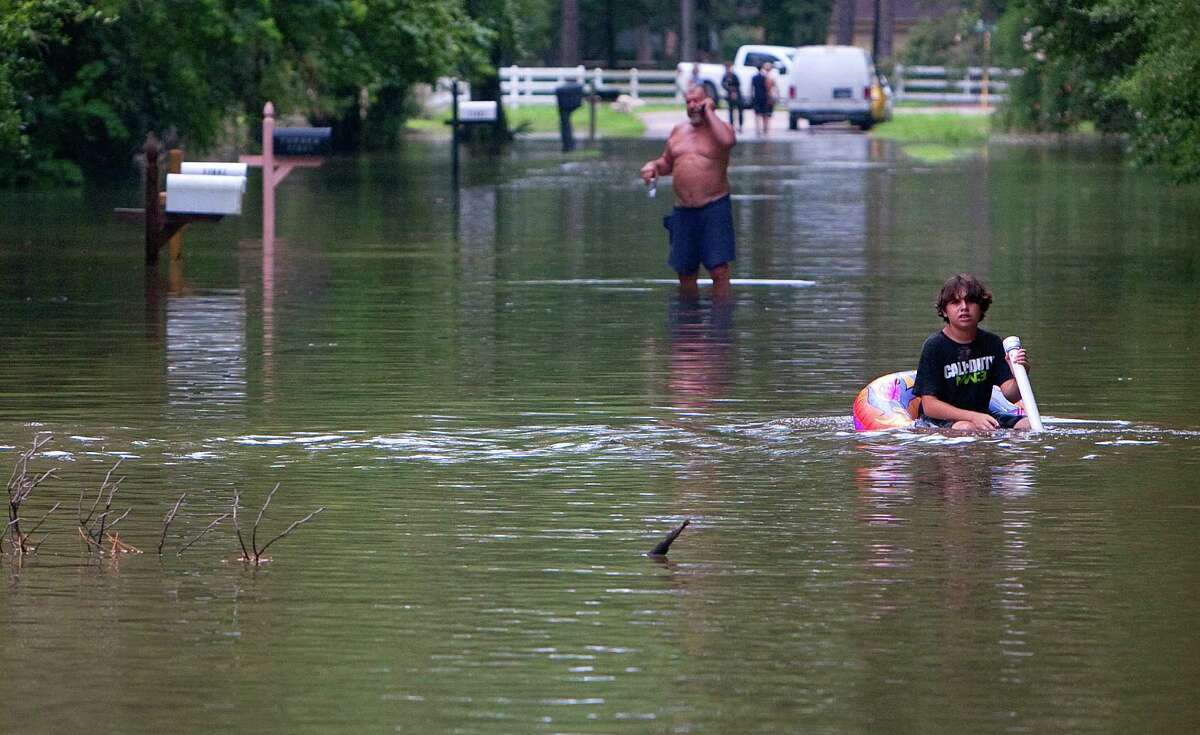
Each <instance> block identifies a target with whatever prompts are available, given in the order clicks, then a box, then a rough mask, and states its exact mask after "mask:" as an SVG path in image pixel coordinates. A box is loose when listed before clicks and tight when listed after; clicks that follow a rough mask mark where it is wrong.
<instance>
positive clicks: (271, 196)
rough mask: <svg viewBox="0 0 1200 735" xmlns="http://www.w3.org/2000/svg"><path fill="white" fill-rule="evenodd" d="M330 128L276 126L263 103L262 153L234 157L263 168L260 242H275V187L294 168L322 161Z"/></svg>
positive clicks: (270, 108) (269, 107) (272, 109)
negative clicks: (261, 237)
mask: <svg viewBox="0 0 1200 735" xmlns="http://www.w3.org/2000/svg"><path fill="white" fill-rule="evenodd" d="M332 133H333V130H332V129H331V128H276V127H275V105H272V104H271V103H270V102H268V103H266V104H265V105H263V122H262V155H261V156H239V157H238V160H239V161H241V162H242V163H244V164H247V165H250V166H260V167H261V168H262V171H263V207H262V218H263V246H264V248H266V247H269V244H273V243H274V242H275V187H276V186H278V185H279V183H280V182H282V181H283V179H284V178H285V177H286V176H287V175H288V174H289V173H291V172H292V169H294V168H316V167H317V166H321V165H323V164H324V163H325V159H324V158H323V156H324V155H325V154H326V153H327V152H328V151H329V144H330V142H331V140H332V138H333V135H332Z"/></svg>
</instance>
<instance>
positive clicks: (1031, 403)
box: [1004, 336, 1045, 431]
mask: <svg viewBox="0 0 1200 735" xmlns="http://www.w3.org/2000/svg"><path fill="white" fill-rule="evenodd" d="M1020 348H1021V338H1020V337H1015V336H1014V337H1005V338H1004V355H1005V357H1008V356H1009V353H1011V352H1012V351H1013V350H1017V349H1020ZM1008 366H1009V367H1010V368H1011V369H1012V374H1013V377H1014V378H1016V379H1017V389H1018V390H1020V391H1021V403H1022V404H1023V405H1024V406H1025V417H1026V418H1028V419H1029V428H1030V429H1031V430H1033V431H1045V427H1043V426H1042V415H1041V414H1040V413H1039V412H1038V407H1037V400H1036V399H1035V398H1034V397H1033V386H1031V385H1030V384H1029V373H1027V372H1025V366H1024V365H1016V364H1014V363H1013V361H1012V360H1011V359H1010V360H1009V361H1008Z"/></svg>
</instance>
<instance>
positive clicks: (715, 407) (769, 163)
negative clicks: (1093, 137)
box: [0, 135, 1200, 733]
mask: <svg viewBox="0 0 1200 735" xmlns="http://www.w3.org/2000/svg"><path fill="white" fill-rule="evenodd" d="M660 149H661V141H607V142H604V143H603V144H602V146H601V147H600V148H599V149H598V150H597V152H589V151H583V152H579V153H577V154H575V155H572V156H570V157H566V158H564V157H563V156H562V155H561V154H560V153H559V152H558V151H557V146H556V145H555V144H554V143H553V142H528V143H522V144H518V145H516V146H514V148H513V149H512V150H511V151H510V152H509V153H507V154H505V155H504V156H503V157H501V158H499V159H490V158H487V157H486V156H484V155H482V154H467V155H465V156H464V168H463V172H462V177H461V181H460V183H461V187H460V188H459V189H457V190H455V189H453V188H452V187H451V184H450V175H449V170H448V169H449V151H448V148H447V147H446V146H444V145H439V144H436V143H433V144H426V143H412V144H409V145H407V146H406V147H405V148H404V149H403V150H401V151H400V152H398V153H394V154H389V155H386V156H373V157H362V158H355V159H334V160H331V161H329V162H328V163H327V164H326V165H325V166H324V167H323V168H320V169H313V170H305V171H297V172H295V173H293V174H292V175H291V176H290V177H289V178H288V180H287V181H286V183H284V184H283V185H282V186H281V187H280V188H279V190H278V197H277V207H278V209H279V221H278V224H277V231H278V233H279V239H278V240H277V241H276V242H275V243H274V245H273V247H270V248H264V246H263V242H262V240H261V235H260V234H259V226H260V218H259V209H258V204H257V201H256V199H257V195H258V192H259V191H260V189H259V187H258V179H257V178H255V177H252V178H251V181H250V187H249V193H248V194H247V199H246V203H245V210H244V214H243V215H242V216H241V217H240V218H230V219H227V220H225V221H223V222H221V223H218V224H213V225H197V226H193V227H191V228H190V229H189V231H188V232H187V234H186V235H185V248H184V251H185V256H186V257H185V261H184V263H183V264H182V267H181V268H177V269H174V270H172V269H171V268H169V267H168V266H167V263H166V260H165V256H164V259H163V266H162V268H161V272H160V273H158V274H155V275H153V276H151V277H146V276H145V275H144V271H143V268H142V264H141V260H142V245H141V241H140V232H139V231H138V230H137V228H136V227H131V226H129V225H125V224H121V223H118V222H115V221H113V220H112V219H111V217H110V215H109V212H110V210H111V208H112V207H116V206H132V203H133V202H136V201H138V200H139V196H140V195H139V190H138V188H137V183H136V181H128V182H117V183H115V184H113V185H111V186H105V187H95V188H90V189H87V190H84V191H70V192H49V193H48V192H40V193H39V192H31V193H12V192H9V193H3V194H0V201H2V202H3V205H4V211H5V212H6V215H5V216H4V217H3V220H2V221H0V272H2V273H3V280H2V282H0V336H2V337H3V344H4V349H3V350H2V351H0V376H3V377H2V382H0V450H2V451H0V460H3V462H4V464H5V466H6V467H11V466H12V463H13V462H14V461H15V459H16V457H17V455H18V454H19V452H20V450H21V449H23V448H25V447H28V446H29V445H30V443H31V442H32V440H33V438H34V436H35V435H37V434H38V433H39V432H48V433H51V434H52V435H53V440H52V442H51V443H50V444H48V445H47V446H46V448H45V451H43V452H42V453H41V454H40V455H39V456H37V457H36V458H35V460H34V467H35V469H36V470H38V471H45V470H47V469H50V468H52V467H53V468H57V472H56V477H54V478H52V479H50V480H49V481H48V482H47V483H46V484H45V485H43V486H42V487H40V488H39V489H38V491H37V493H36V494H35V495H34V496H33V498H32V499H31V500H30V502H29V504H28V513H29V516H30V517H34V518H37V517H40V516H41V514H42V513H44V512H45V511H46V510H47V509H48V508H49V506H50V505H51V504H52V503H53V502H55V501H61V502H62V507H61V508H60V510H59V511H57V512H56V513H55V514H54V515H52V516H50V518H49V519H48V520H47V522H46V525H45V526H44V527H43V529H42V530H48V532H49V535H48V537H47V538H46V539H45V541H44V543H43V545H42V547H41V549H40V550H39V552H38V553H37V554H36V555H34V556H31V557H26V558H25V559H23V560H18V559H16V558H15V557H14V555H13V554H11V553H6V555H5V556H4V557H3V575H4V584H3V586H2V587H0V630H2V632H3V639H4V641H5V645H4V646H3V647H0V651H2V652H0V667H2V668H3V670H4V671H5V672H6V673H5V675H4V676H3V677H2V678H0V700H2V701H3V702H4V705H3V707H0V713H2V714H0V730H3V731H6V732H7V731H16V730H18V729H21V730H29V731H35V732H60V731H65V730H75V729H79V728H89V729H94V730H98V731H102V732H112V731H121V732H160V731H164V730H169V731H173V732H211V731H221V730H225V731H232V730H237V731H245V730H252V729H264V730H268V731H289V732H314V733H315V732H329V731H370V732H377V731H398V732H421V733H427V732H457V733H502V732H503V733H507V732H546V733H551V732H614V731H633V732H697V733H718V732H806V733H857V732H862V733H866V732H908V731H912V732H946V733H961V732H997V733H1000V732H1130V731H1141V732H1146V731H1153V732H1180V733H1183V732H1189V733H1190V732H1193V731H1194V730H1195V727H1196V725H1197V723H1198V722H1200V708H1198V707H1197V705H1196V704H1195V702H1194V698H1193V697H1192V696H1191V695H1192V693H1193V691H1194V689H1195V682H1196V681H1197V679H1198V677H1200V663H1198V662H1200V655H1197V654H1198V651H1197V650H1196V649H1197V644H1196V641H1197V640H1198V638H1197V636H1196V635H1195V634H1194V632H1193V631H1192V626H1193V624H1194V621H1195V620H1196V619H1197V617H1198V616H1200V602H1198V601H1197V597H1196V595H1195V594H1194V590H1195V587H1196V584H1197V582H1198V581H1200V553H1198V552H1197V551H1196V549H1195V528H1196V526H1197V522H1198V521H1200V486H1198V484H1197V481H1196V479H1195V478H1196V477H1197V475H1198V469H1200V451H1198V450H1200V407H1198V406H1197V403H1196V402H1195V401H1193V400H1190V398H1191V396H1192V395H1193V394H1194V392H1195V385H1194V382H1195V381H1194V373H1195V367H1196V365H1197V364H1200V361H1198V360H1197V347H1196V345H1197V342H1198V339H1200V334H1198V333H1197V331H1198V329H1197V326H1196V315H1197V314H1198V313H1200V295H1198V294H1200V288H1198V286H1200V250H1197V248H1196V245H1195V241H1194V237H1193V233H1195V232H1196V231H1197V228H1198V226H1200V207H1197V206H1196V205H1197V199H1198V197H1200V191H1198V190H1197V189H1195V188H1182V189H1181V188H1170V187H1168V186H1166V185H1164V184H1162V183H1161V182H1158V181H1156V180H1155V179H1154V178H1153V177H1151V176H1149V175H1147V174H1143V173H1139V172H1135V171H1132V170H1130V169H1129V168H1127V167H1126V166H1125V165H1124V164H1123V163H1122V162H1121V159H1120V157H1119V155H1118V154H1117V153H1116V152H1115V151H1112V150H1109V149H1107V148H1104V147H1098V146H1075V147H1035V146H1017V145H1003V146H1000V145H997V146H992V147H991V148H988V149H983V150H980V151H977V152H975V153H973V154H972V155H970V156H966V157H964V158H961V159H959V160H956V161H954V162H951V163H947V164H939V165H927V164H923V163H921V162H919V161H917V160H914V159H911V158H908V157H907V156H906V155H905V154H904V153H903V151H902V150H900V149H898V148H896V147H894V146H893V145H891V144H888V143H884V142H881V141H877V140H873V139H870V138H868V137H866V136H857V135H815V136H811V137H810V138H808V139H805V140H799V141H789V142H787V143H766V144H760V145H753V146H749V145H748V146H744V147H742V148H739V149H736V151H735V156H734V161H733V168H732V170H731V179H732V184H733V191H734V196H733V206H734V218H735V226H736V229H737V235H738V238H739V243H738V246H739V258H738V261H737V263H736V265H735V269H734V275H735V277H737V278H739V279H747V281H745V282H742V283H738V284H737V285H735V287H734V293H733V298H732V299H731V300H729V301H716V302H714V300H713V299H712V298H711V296H710V294H709V293H708V291H707V290H705V289H702V290H701V294H700V297H699V298H698V299H688V298H686V297H682V296H681V295H680V294H679V293H678V292H677V289H676V288H675V287H674V286H673V285H672V284H671V282H670V279H671V275H672V274H671V273H670V272H669V270H668V269H667V267H666V265H665V258H666V249H665V231H664V230H663V229H662V224H661V222H662V216H663V215H664V214H666V213H667V212H668V211H669V208H670V204H671V197H670V188H669V186H668V184H667V182H665V181H664V182H663V184H662V185H661V187H660V194H659V196H658V197H657V198H656V199H648V198H647V197H646V194H645V190H644V188H643V187H642V185H641V183H640V181H639V180H638V178H637V169H638V167H639V166H640V165H641V164H642V163H643V162H644V161H645V160H648V159H649V158H651V157H653V156H655V155H657V154H658V152H659V151H660ZM961 270H969V271H972V272H975V273H977V274H979V275H981V276H983V277H984V278H985V279H986V280H987V281H988V282H989V284H990V285H991V287H992V288H993V291H994V292H995V295H996V300H995V303H994V305H993V307H992V309H991V310H990V311H989V313H988V316H987V320H986V321H985V322H984V325H983V326H984V327H985V328H988V329H989V330H991V331H994V332H997V333H1000V334H1001V335H1007V334H1019V335H1020V336H1021V338H1022V341H1023V342H1024V343H1025V345H1026V347H1027V348H1028V349H1029V352H1030V357H1031V361H1032V363H1033V369H1032V370H1031V378H1032V380H1033V384H1034V387H1035V389H1036V390H1037V396H1038V403H1039V405H1040V406H1041V409H1042V412H1043V414H1044V415H1046V416H1048V417H1051V418H1052V419H1054V421H1052V422H1051V430H1050V431H1048V432H1046V433H1044V434H1039V435H1020V434H1004V433H1001V434H997V435H995V436H987V437H944V436H939V435H921V434H908V433H891V434H856V433H855V432H854V431H853V426H852V422H851V419H850V406H851V402H852V400H853V398H854V395H855V393H856V392H857V391H858V390H859V388H861V387H862V385H864V384H865V383H866V382H867V381H869V380H871V379H873V378H875V377H876V376H878V375H880V374H883V373H889V372H893V371H896V370H900V369H911V368H912V367H914V366H915V362H916V359H917V356H918V354H919V351H920V347H921V344H922V342H923V340H924V339H925V337H926V336H927V335H928V334H929V333H930V332H932V331H933V330H935V329H937V328H939V326H940V320H939V319H938V317H937V316H936V314H935V312H934V308H933V305H932V302H933V300H934V298H935V294H936V291H937V289H938V287H939V286H940V284H941V283H942V281H943V280H944V279H945V277H946V276H948V275H950V274H951V273H954V272H956V271H961ZM1068 420H1069V421H1068ZM118 458H122V463H121V466H120V467H119V468H118V471H117V473H116V474H117V475H120V476H123V477H125V479H124V481H123V483H122V485H121V488H120V491H119V493H118V494H117V495H116V497H115V499H114V502H113V506H114V507H117V508H119V509H120V510H121V511H122V512H123V511H124V510H125V509H131V512H130V515H129V517H128V518H127V519H126V520H124V521H123V522H122V525H121V526H120V529H121V538H122V539H123V540H125V541H128V542H130V543H133V544H134V545H136V546H138V547H139V548H141V549H143V550H144V551H145V552H146V553H144V554H142V555H133V554H129V555H124V556H122V557H120V558H118V559H111V558H108V557H104V558H97V557H96V556H95V555H94V554H89V553H88V552H87V551H86V549H84V548H83V546H82V542H81V540H80V539H79V536H78V533H77V531H76V516H77V514H78V512H79V510H80V508H81V507H82V509H83V511H85V512H86V503H84V502H83V501H81V500H80V494H81V492H85V493H86V498H87V501H88V503H90V500H91V498H93V497H94V494H95V493H96V491H97V489H98V488H99V487H100V485H101V482H102V480H103V479H104V476H105V473H106V472H107V471H108V470H109V468H111V467H112V465H113V463H114V462H115V461H116V460H117V459H118ZM276 483H280V490H279V491H278V493H277V494H276V496H275V498H274V500H273V502H272V505H271V506H270V509H269V510H268V512H267V513H266V515H265V517H264V519H263V522H262V529H261V531H260V534H261V536H267V537H270V536H274V535H275V534H276V533H279V532H280V531H283V530H284V529H285V528H286V527H287V525H288V524H289V523H291V522H292V521H294V520H297V519H298V518H300V517H302V516H304V515H305V514H307V513H309V512H310V511H312V510H314V509H315V508H317V507H325V508H326V510H325V511H324V512H323V513H321V514H320V515H319V516H317V517H316V518H315V519H314V520H313V521H312V522H311V523H309V524H307V525H305V526H303V527H301V528H299V529H297V530H296V531H295V532H294V533H293V534H292V535H291V536H289V537H287V538H285V539H282V540H280V541H279V542H278V543H276V544H275V545H273V546H272V547H271V550H270V555H271V556H272V557H273V561H272V562H271V563H270V564H266V565H264V566H262V567H260V568H258V569H252V568H247V567H246V566H244V565H242V564H240V563H238V562H236V561H235V560H234V559H235V557H236V556H237V554H238V551H239V549H238V542H237V539H236V537H235V535H234V531H233V529H232V526H231V525H230V521H229V520H226V521H224V522H222V524H220V525H218V526H217V527H216V528H215V529H213V530H212V531H211V532H209V533H208V534H207V535H205V536H204V537H203V538H201V540H200V541H199V542H197V543H196V544H195V545H194V546H191V547H190V548H188V549H187V551H186V552H185V553H184V554H183V555H182V556H177V555H176V552H177V551H178V550H179V549H180V548H181V547H182V546H183V545H184V544H185V543H187V542H188V541H189V540H191V539H192V538H194V537H195V536H196V535H197V534H199V533H200V532H201V531H202V530H203V529H204V528H205V527H206V526H207V525H208V524H209V523H211V522H213V521H214V520H215V519H216V518H218V517H219V516H220V515H221V514H223V513H227V512H229V510H230V507H231V504H232V501H233V497H234V493H235V492H240V493H241V506H242V507H241V512H240V514H239V515H240V517H241V522H242V524H243V530H244V531H248V529H249V528H250V525H251V524H252V523H253V520H254V518H255V517H256V515H257V513H258V509H259V508H260V507H261V504H262V502H263V501H264V500H265V498H266V495H267V493H268V492H269V491H270V490H271V488H272V487H273V486H274V485H275V484H276ZM184 492H186V493H187V499H186V501H185V503H184V504H183V506H182V507H181V509H180V512H179V515H178V517H177V519H176V520H175V521H174V522H173V524H172V525H171V527H170V528H169V529H168V533H167V537H166V540H165V551H166V553H164V555H163V556H162V557H161V558H160V557H158V555H157V554H155V549H156V547H157V546H158V543H159V541H160V535H161V533H162V528H163V516H164V514H166V513H167V511H169V510H170V508H171V506H172V505H173V504H174V503H175V501H176V499H177V498H178V497H179V495H180V494H181V493H184ZM685 518H686V519H690V521H691V524H690V526H689V527H688V528H687V530H686V531H684V533H683V534H682V535H681V536H680V537H679V539H678V540H677V541H676V542H675V545H674V546H673V547H672V550H671V554H670V556H669V561H668V562H666V563H661V562H656V561H654V560H651V559H648V558H646V557H645V556H644V553H645V552H646V551H648V550H649V549H650V548H651V547H653V546H654V544H655V543H656V542H657V541H658V540H659V539H660V538H661V537H662V536H663V534H665V533H666V532H667V531H668V530H669V529H670V528H671V527H673V526H674V525H677V524H678V523H679V522H681V521H682V520H683V519H685ZM38 535H39V536H40V532H39V534H38ZM261 536H260V539H259V542H260V543H261V541H262V538H261ZM5 549H6V552H7V551H8V546H7V545H6V547H5Z"/></svg>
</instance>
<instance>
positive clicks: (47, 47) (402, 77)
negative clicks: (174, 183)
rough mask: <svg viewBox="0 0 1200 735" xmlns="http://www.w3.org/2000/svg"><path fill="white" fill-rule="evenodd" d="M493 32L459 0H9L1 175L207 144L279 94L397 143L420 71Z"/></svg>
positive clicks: (473, 55)
mask: <svg viewBox="0 0 1200 735" xmlns="http://www.w3.org/2000/svg"><path fill="white" fill-rule="evenodd" d="M536 1H538V0H509V2H510V3H514V4H515V3H519V2H536ZM490 43H491V33H490V31H488V29H487V28H486V27H485V26H484V25H483V24H481V23H478V22H475V21H473V20H472V19H471V18H470V17H469V16H468V15H467V13H466V11H465V9H464V7H463V4H462V0H273V1H271V2H267V1H266V0H188V2H151V1H149V0H91V1H90V2H86V3H85V2H83V0H0V154H3V160H4V162H3V163H0V183H4V182H8V183H14V182H16V183H20V182H22V181H28V180H31V179H37V178H45V177H46V176H47V175H49V176H52V177H55V178H59V179H64V178H69V177H70V175H71V174H72V172H75V173H76V175H77V172H78V170H79V168H80V167H81V168H82V169H83V170H84V171H85V172H86V171H93V170H101V169H104V168H108V167H113V166H124V165H127V164H128V162H129V160H130V156H131V154H132V153H134V152H135V151H136V149H137V148H138V146H139V145H140V143H141V140H142V137H143V136H144V135H145V134H146V132H148V131H151V130H156V131H165V130H169V129H174V130H175V131H177V132H178V134H179V135H180V136H181V138H182V139H183V141H184V142H185V144H186V145H187V147H188V148H189V149H191V150H193V151H202V150H204V149H205V148H206V147H208V146H210V145H212V144H213V143H214V142H216V141H218V140H219V139H220V138H221V136H222V135H225V134H227V131H228V130H229V129H230V128H231V127H233V128H238V129H242V130H245V129H246V128H251V129H254V123H255V122H256V121H257V120H258V118H259V116H260V114H261V110H262V106H263V103H264V102H265V101H266V100H268V99H269V100H272V101H273V102H275V105H276V109H278V110H280V111H281V112H284V113H298V114H301V115H304V116H306V117H308V118H310V119H313V120H314V121H323V122H328V123H331V124H333V125H334V127H335V138H336V140H337V141H338V142H339V143H340V144H341V145H343V146H346V147H351V146H353V147H357V146H362V145H385V144H388V143H391V142H394V141H395V140H396V139H397V135H398V130H399V128H400V126H401V124H402V120H403V117H404V113H405V109H404V100H405V98H406V95H407V92H408V90H409V87H410V86H411V85H412V84H413V83H414V82H416V81H432V80H433V79H434V78H436V76H438V75H440V74H446V73H451V72H453V71H455V70H457V69H463V68H476V67H481V66H484V65H486V62H487V57H486V56H485V51H486V50H487V49H488V47H489V44H490Z"/></svg>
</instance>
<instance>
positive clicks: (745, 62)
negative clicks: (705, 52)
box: [675, 45, 796, 107]
mask: <svg viewBox="0 0 1200 735" xmlns="http://www.w3.org/2000/svg"><path fill="white" fill-rule="evenodd" d="M795 52H796V49H795V48H793V47H791V46H754V45H751V46H742V47H741V48H739V49H738V50H737V54H736V55H735V56H734V57H733V73H734V74H736V75H737V78H738V83H739V85H740V88H741V90H742V106H743V107H749V106H750V104H751V102H752V99H751V95H752V92H751V89H750V80H751V79H753V78H754V75H755V74H757V73H758V67H760V66H762V65H763V64H764V63H766V62H768V61H769V62H771V66H773V67H775V69H774V71H773V72H772V76H773V77H775V89H776V90H780V89H781V87H780V86H779V80H780V79H786V78H787V76H788V74H790V73H791V71H792V66H793V62H792V54H794V53H795ZM724 78H725V65H724V64H700V63H696V62H692V61H683V62H680V63H679V65H678V66H676V67H675V86H676V87H677V88H678V89H679V92H680V93H681V94H683V93H686V92H687V91H688V90H689V89H691V87H692V85H693V84H702V85H704V89H705V90H706V91H707V92H708V96H709V97H712V98H713V99H714V100H721V99H724V98H725V90H724V89H722V87H721V80H722V79H724ZM777 94H779V97H780V98H781V99H782V97H783V95H782V94H781V93H779V92H778V91H777Z"/></svg>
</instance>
